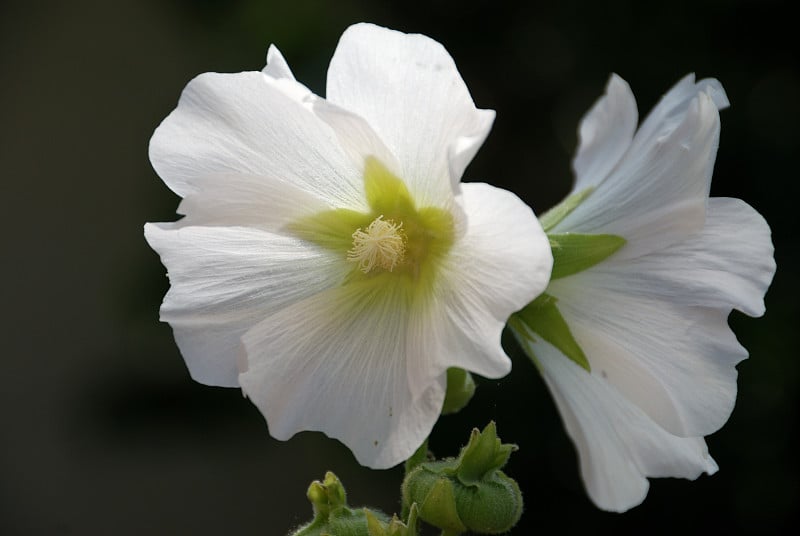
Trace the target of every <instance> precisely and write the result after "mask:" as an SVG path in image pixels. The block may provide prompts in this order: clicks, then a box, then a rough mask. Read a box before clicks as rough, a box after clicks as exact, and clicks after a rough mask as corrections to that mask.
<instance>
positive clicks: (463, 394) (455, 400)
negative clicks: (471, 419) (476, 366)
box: [442, 367, 475, 415]
mask: <svg viewBox="0 0 800 536" xmlns="http://www.w3.org/2000/svg"><path fill="white" fill-rule="evenodd" d="M474 394H475V380H473V379H472V374H470V373H469V372H467V371H466V370H464V369H461V368H457V367H450V368H449V369H447V392H446V393H445V395H444V404H443V405H442V415H449V414H450V413H457V412H459V411H461V409H462V408H464V406H466V405H467V404H468V403H469V401H470V400H471V399H472V395H474Z"/></svg>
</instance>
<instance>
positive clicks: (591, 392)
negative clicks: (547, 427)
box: [523, 341, 717, 512]
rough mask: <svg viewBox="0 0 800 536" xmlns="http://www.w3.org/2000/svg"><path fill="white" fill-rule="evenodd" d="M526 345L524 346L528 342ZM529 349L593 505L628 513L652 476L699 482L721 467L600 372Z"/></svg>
mask: <svg viewBox="0 0 800 536" xmlns="http://www.w3.org/2000/svg"><path fill="white" fill-rule="evenodd" d="M523 344H524V343H523ZM529 350H530V351H531V352H532V353H533V355H535V356H536V362H537V364H538V365H539V369H540V370H541V372H542V375H543V376H544V379H545V381H546V382H547V385H548V387H549V388H550V392H551V393H552V394H553V398H554V399H555V401H556V404H557V406H558V409H559V412H560V413H561V418H562V419H563V421H564V426H565V427H566V429H567V433H568V434H569V436H570V438H571V439H572V441H573V442H574V443H575V447H576V448H577V450H578V456H579V458H580V465H581V476H582V477H583V482H584V484H585V485H586V489H587V491H588V492H589V496H590V497H591V499H592V501H593V502H594V503H595V504H596V505H597V506H598V507H599V508H602V509H603V510H610V511H614V512H624V511H625V510H628V509H630V508H633V507H634V506H636V505H638V504H639V503H641V502H642V501H643V500H644V498H645V496H646V495H647V490H648V488H649V483H648V482H647V477H679V478H688V479H692V480H694V479H695V478H697V477H698V476H700V474H701V473H702V472H704V471H705V472H706V473H708V474H713V473H715V472H716V471H717V464H716V463H715V462H714V460H713V459H712V458H711V456H709V454H708V449H707V447H706V444H705V441H704V440H703V438H701V437H676V436H674V435H672V434H669V433H668V432H666V431H665V430H664V429H662V428H661V427H659V426H658V424H656V423H655V422H654V421H653V420H651V419H650V418H649V417H648V416H647V415H646V414H645V413H644V412H642V411H641V410H640V409H639V408H638V407H636V406H635V405H634V404H631V403H630V402H629V401H628V400H627V399H626V398H625V397H623V396H621V395H620V394H619V393H618V392H617V391H616V390H615V389H614V387H613V386H612V385H611V384H609V383H608V382H607V381H605V380H604V379H603V378H602V377H600V376H598V375H597V374H596V373H592V374H590V373H588V372H586V371H585V370H584V369H582V368H581V367H580V366H578V365H576V364H575V363H573V362H572V361H571V360H569V359H568V358H567V357H565V356H564V355H562V354H561V353H560V352H559V351H558V350H556V349H555V348H553V347H552V346H551V345H549V344H548V343H546V342H544V341H537V342H536V343H533V344H532V347H531V348H529Z"/></svg>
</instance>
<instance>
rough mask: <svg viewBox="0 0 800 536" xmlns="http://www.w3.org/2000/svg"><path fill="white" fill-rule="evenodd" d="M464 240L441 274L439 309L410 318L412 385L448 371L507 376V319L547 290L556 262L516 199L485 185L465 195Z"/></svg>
mask: <svg viewBox="0 0 800 536" xmlns="http://www.w3.org/2000/svg"><path fill="white" fill-rule="evenodd" d="M462 193H463V196H462V202H463V207H464V212H465V213H466V214H468V216H469V218H468V220H467V227H466V232H465V234H464V236H463V237H462V238H461V239H460V240H459V241H457V242H456V244H455V245H454V246H453V249H452V251H451V252H450V255H449V259H448V260H447V262H446V264H445V266H444V267H443V268H442V273H441V275H440V277H439V279H438V281H439V282H438V283H437V289H436V291H435V299H436V301H435V304H433V305H431V306H429V307H427V308H426V309H424V310H422V311H420V312H419V313H418V314H417V315H416V316H414V317H413V318H412V329H411V332H412V334H413V336H412V337H411V340H410V344H411V345H412V347H414V348H416V350H415V351H414V352H412V354H413V355H415V356H417V357H418V358H421V359H424V360H426V362H422V363H418V364H417V365H416V366H413V364H412V366H411V367H410V368H409V379H410V383H411V385H412V386H415V385H424V382H425V379H426V377H429V376H430V375H431V374H439V373H440V372H441V371H443V370H444V369H446V368H447V367H460V368H464V369H467V370H470V371H472V372H476V373H478V374H480V375H482V376H486V377H488V378H499V377H501V376H504V375H506V374H508V372H509V370H510V369H511V361H510V360H509V359H508V357H507V356H506V354H505V352H504V351H503V348H502V347H501V345H500V335H501V332H502V331H503V328H504V326H505V323H506V321H507V320H508V317H509V316H510V315H511V314H512V313H514V312H515V311H518V310H519V309H521V308H523V307H524V306H525V305H527V304H528V303H529V302H530V301H532V300H533V299H534V298H536V296H538V295H539V294H540V293H541V292H542V291H544V289H545V287H546V286H547V283H548V280H549V278H550V270H551V268H552V264H553V258H552V254H551V251H550V245H549V241H548V239H547V236H546V235H545V234H544V231H542V228H541V226H540V225H539V222H538V221H537V220H536V217H535V216H534V214H533V212H532V211H531V209H530V208H529V207H528V206H527V205H525V203H523V202H522V201H521V200H520V199H519V198H518V197H517V196H515V195H514V194H512V193H511V192H508V191H505V190H501V189H498V188H494V187H492V186H489V185H488V184H482V183H466V184H464V185H463V188H462Z"/></svg>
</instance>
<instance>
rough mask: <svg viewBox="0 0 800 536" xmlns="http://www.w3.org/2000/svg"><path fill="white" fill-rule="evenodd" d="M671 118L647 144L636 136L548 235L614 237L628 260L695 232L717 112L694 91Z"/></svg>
mask: <svg viewBox="0 0 800 536" xmlns="http://www.w3.org/2000/svg"><path fill="white" fill-rule="evenodd" d="M671 120H674V121H675V122H676V124H675V125H673V126H672V128H671V129H667V131H666V132H663V133H662V135H660V136H657V137H653V138H648V141H647V143H644V144H637V140H638V139H639V137H640V134H639V133H637V135H636V137H635V138H634V141H633V144H632V145H631V147H630V148H629V149H628V152H627V153H626V154H625V155H624V156H623V158H622V160H621V161H620V163H619V165H617V166H616V167H615V168H614V170H613V171H612V172H611V174H610V175H609V176H608V177H607V178H606V179H605V180H604V181H603V182H602V185H601V186H602V187H598V188H597V190H596V191H594V192H593V193H592V194H591V195H589V196H588V197H587V198H586V200H585V201H584V202H583V203H582V204H580V205H579V206H578V207H577V208H576V209H575V210H574V211H573V212H572V213H570V214H569V215H567V216H566V217H565V218H564V219H563V220H562V221H561V222H560V223H558V224H557V225H556V226H555V227H554V228H553V232H577V233H587V234H591V233H597V234H615V235H619V236H622V237H624V238H625V239H626V240H628V245H627V246H626V247H625V248H623V249H621V250H620V251H619V252H618V253H617V255H618V256H620V257H622V258H632V257H637V256H639V255H643V254H646V253H649V252H651V251H656V250H659V249H663V248H664V247H667V246H669V245H671V244H673V243H675V242H677V241H678V240H681V239H683V238H685V237H686V236H687V235H688V234H691V233H693V232H696V231H699V230H700V229H701V228H702V226H703V223H704V221H705V205H706V199H707V198H708V191H709V187H710V184H711V173H712V171H713V168H714V159H715V157H716V152H717V143H718V140H719V114H718V111H717V108H716V106H715V104H714V101H713V100H712V98H711V97H710V96H709V95H708V94H706V93H699V94H698V95H697V96H696V97H695V98H693V99H692V100H691V101H690V102H689V104H688V106H687V107H686V109H685V110H683V113H681V114H679V115H678V116H676V117H675V118H671ZM637 145H638V146H637ZM634 146H637V147H636V148H635V149H634Z"/></svg>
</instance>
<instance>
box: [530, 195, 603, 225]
mask: <svg viewBox="0 0 800 536" xmlns="http://www.w3.org/2000/svg"><path fill="white" fill-rule="evenodd" d="M593 191H594V187H590V188H586V189H585V190H581V191H580V192H575V193H574V194H572V195H570V196H569V197H567V198H566V199H564V200H563V201H562V202H561V203H559V204H557V205H556V206H554V207H553V208H551V209H550V210H548V211H547V212H545V213H544V214H542V215H541V216H540V217H539V223H540V224H541V225H542V229H544V232H548V231H550V229H552V228H553V227H555V226H556V225H558V223H559V222H561V220H563V219H564V218H566V217H567V216H568V215H569V214H570V212H572V211H573V210H575V209H576V208H577V207H578V205H580V204H581V203H583V202H584V201H585V200H586V198H587V197H589V194H591V193H592V192H593Z"/></svg>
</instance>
